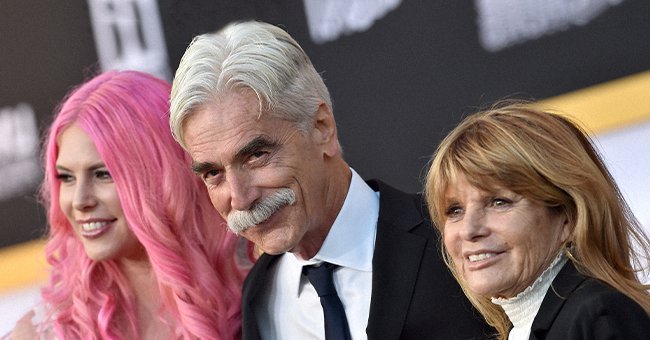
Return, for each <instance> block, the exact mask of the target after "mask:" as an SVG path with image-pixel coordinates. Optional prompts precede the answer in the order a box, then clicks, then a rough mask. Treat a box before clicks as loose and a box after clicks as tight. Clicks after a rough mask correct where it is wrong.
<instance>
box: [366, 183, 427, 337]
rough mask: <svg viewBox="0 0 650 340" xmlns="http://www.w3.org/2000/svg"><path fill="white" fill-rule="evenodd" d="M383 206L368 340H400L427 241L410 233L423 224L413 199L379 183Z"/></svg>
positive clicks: (374, 271) (376, 251) (374, 264)
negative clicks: (398, 339) (373, 339)
mask: <svg viewBox="0 0 650 340" xmlns="http://www.w3.org/2000/svg"><path fill="white" fill-rule="evenodd" d="M369 184H370V185H371V186H372V187H373V188H379V191H380V206H379V221H378V223H377V239H376V242H375V252H374V256H373V261H372V263H373V274H372V298H371V302H370V315H369V319H368V328H367V333H368V337H369V338H380V339H397V338H399V336H400V333H401V330H402V328H403V327H404V322H405V320H406V314H407V311H408V310H409V304H410V302H411V296H412V295H413V290H414V288H415V283H416V282H417V276H418V270H419V268H420V263H421V261H422V256H423V253H424V250H425V246H426V239H424V238H422V237H420V236H417V235H414V234H411V233H409V230H411V229H412V228H414V227H416V226H417V225H419V224H420V223H422V222H423V221H422V217H421V214H420V212H419V211H418V210H417V208H416V205H415V204H414V202H413V199H412V198H411V197H410V196H407V195H405V194H403V193H400V192H398V191H396V190H394V189H392V188H390V187H387V186H385V185H383V184H382V183H378V182H369Z"/></svg>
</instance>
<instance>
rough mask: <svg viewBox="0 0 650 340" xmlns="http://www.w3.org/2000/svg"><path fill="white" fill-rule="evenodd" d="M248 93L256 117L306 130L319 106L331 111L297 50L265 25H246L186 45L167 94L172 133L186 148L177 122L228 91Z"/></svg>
mask: <svg viewBox="0 0 650 340" xmlns="http://www.w3.org/2000/svg"><path fill="white" fill-rule="evenodd" d="M246 88H248V89H251V90H252V91H254V92H255V94H256V95H257V97H258V99H259V112H260V115H261V114H262V113H265V112H268V113H270V114H272V115H275V116H277V117H280V118H283V119H288V120H290V121H294V122H296V123H297V126H298V128H299V129H300V130H302V131H308V130H309V128H310V126H309V124H310V123H311V118H313V114H314V113H315V112H316V110H317V108H318V106H319V104H320V103H321V102H324V103H325V104H326V105H328V106H329V107H330V109H331V107H332V103H331V99H330V94H329V91H328V90H327V87H326V86H325V83H324V82H323V79H322V78H321V76H320V75H319V74H318V72H316V69H315V68H314V66H313V65H312V63H311V61H310V60H309V57H308V56H307V54H305V52H304V51H303V50H302V48H301V47H300V45H298V43H297V42H296V41H295V40H294V39H293V38H292V37H291V36H290V35H289V34H288V33H287V32H285V31H284V30H282V29H281V28H279V27H276V26H273V25H271V24H267V23H263V22H256V21H246V22H236V23H231V24H229V25H227V26H226V27H224V28H222V29H221V30H219V31H218V32H216V33H208V34H203V35H199V36H197V37H195V38H194V39H193V40H192V42H191V43H190V45H189V46H188V48H187V50H186V51H185V54H184V55H183V58H182V59H181V62H180V65H179V66H178V69H177V70H176V76H175V77H174V82H173V85H172V91H171V100H170V118H169V124H170V126H171V130H172V134H173V135H174V138H175V139H176V140H177V141H178V142H179V144H180V145H181V146H182V147H183V148H185V149H187V147H186V145H185V141H184V138H183V123H184V122H185V120H186V119H187V117H188V116H189V115H190V114H191V113H192V112H195V111H196V110H197V109H200V108H202V107H203V106H204V105H206V104H210V103H211V102H215V101H218V100H220V99H221V98H223V97H224V96H226V95H227V94H228V93H231V92H232V91H237V90H242V89H246Z"/></svg>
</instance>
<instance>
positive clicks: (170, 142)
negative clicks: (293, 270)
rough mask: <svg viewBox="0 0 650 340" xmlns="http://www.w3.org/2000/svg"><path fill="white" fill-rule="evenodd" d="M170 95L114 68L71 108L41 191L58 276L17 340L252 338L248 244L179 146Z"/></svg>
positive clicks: (151, 81) (49, 152)
mask: <svg viewBox="0 0 650 340" xmlns="http://www.w3.org/2000/svg"><path fill="white" fill-rule="evenodd" d="M169 92H170V86H169V84H168V83H166V82H164V81H162V80H159V79H156V78H154V77H152V76H149V75H146V74H144V73H140V72H135V71H122V72H116V71H113V72H107V73H103V74H101V75H99V76H97V77H95V78H93V79H91V80H90V81H88V82H86V83H85V84H83V85H81V86H80V87H78V88H76V89H75V90H73V91H72V92H71V93H70V94H69V96H68V97H67V99H66V100H65V101H64V102H63V104H62V106H61V107H60V110H59V111H58V113H57V115H56V116H55V118H54V122H53V123H52V125H51V127H50V129H49V133H48V135H47V137H46V140H45V149H44V162H45V179H44V182H43V185H42V189H41V197H42V199H43V201H44V205H45V206H46V208H47V213H48V221H49V239H48V242H47V245H46V248H45V252H46V257H47V261H48V263H49V264H50V265H51V274H50V277H49V281H48V283H47V285H46V286H45V287H44V288H43V289H42V298H43V303H42V306H39V308H36V309H35V311H32V312H30V313H29V314H27V315H26V316H25V317H23V319H21V321H19V323H18V325H17V326H16V328H15V329H14V332H13V335H12V337H13V338H27V337H29V338H41V339H43V338H47V339H51V338H57V339H156V340H162V339H176V338H183V339H236V338H239V337H240V297H241V284H242V282H243V279H244V276H245V268H243V265H240V264H238V261H237V258H236V256H237V255H236V249H235V248H236V243H237V240H236V237H235V236H234V235H233V234H229V233H228V232H227V228H226V227H225V222H224V221H223V219H221V218H220V217H219V215H218V213H217V212H216V211H215V210H214V208H213V207H212V206H211V204H210V200H209V198H208V196H207V193H206V190H205V187H204V185H203V184H202V183H201V182H200V181H199V180H198V178H196V177H195V176H194V175H193V174H192V171H191V169H190V160H189V157H188V156H187V155H186V154H185V152H184V151H183V149H182V148H181V147H180V146H179V145H178V144H176V142H175V141H174V139H173V138H172V135H171V133H170V129H169V125H168V121H169V119H168V101H169Z"/></svg>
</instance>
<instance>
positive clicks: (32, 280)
mask: <svg viewBox="0 0 650 340" xmlns="http://www.w3.org/2000/svg"><path fill="white" fill-rule="evenodd" d="M539 103H540V104H541V105H543V106H544V107H548V108H552V109H554V110H557V111H558V112H559V113H566V114H569V115H571V116H573V117H575V118H577V119H578V120H579V121H580V122H582V123H583V124H584V125H585V126H586V128H587V130H588V131H590V132H591V133H598V134H600V133H604V132H608V131H612V130H615V129H618V128H623V127H626V126H630V125H633V124H637V123H640V122H643V121H650V71H646V72H642V73H638V74H635V75H632V76H628V77H625V78H621V79H617V80H614V81H610V82H607V83H603V84H599V85H595V86H592V87H588V88H585V89H582V90H577V91H574V92H570V93H567V94H563V95H560V96H557V97H553V98H549V99H545V100H542V101H540V102H539ZM43 245H44V242H43V241H33V242H27V243H24V244H21V245H17V246H12V247H8V248H6V249H2V250H0V273H3V275H1V276H0V293H2V292H5V291H8V290H12V289H16V288H21V287H27V286H32V285H36V284H40V283H44V282H45V279H46V276H47V267H46V264H45V259H44V255H43Z"/></svg>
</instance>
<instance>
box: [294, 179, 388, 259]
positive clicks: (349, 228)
mask: <svg viewBox="0 0 650 340" xmlns="http://www.w3.org/2000/svg"><path fill="white" fill-rule="evenodd" d="M350 170H351V171H352V180H351V181H350V188H349V190H348V194H347V195H346V197H345V201H344V202H343V207H342V208H341V211H340V212H339V214H338V216H337V217H336V220H335V221H334V224H333V225H332V228H331V229H330V231H329V233H328V234H327V237H326V238H325V241H324V242H323V245H322V246H321V248H320V250H319V251H318V253H316V255H315V256H314V257H313V258H311V259H309V260H307V261H303V260H300V259H298V258H296V260H297V261H298V262H299V263H301V265H309V264H314V263H319V262H330V263H333V264H336V265H339V266H341V267H347V268H352V269H355V270H360V271H368V272H369V271H372V256H373V253H374V249H375V235H376V232H377V220H378V218H379V193H378V192H375V191H373V190H372V188H370V187H369V186H368V184H366V182H364V181H363V179H362V178H361V176H359V174H357V172H356V171H354V169H350ZM294 257H295V256H294Z"/></svg>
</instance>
